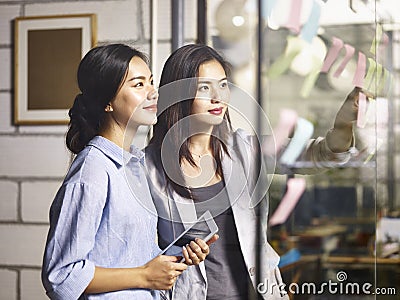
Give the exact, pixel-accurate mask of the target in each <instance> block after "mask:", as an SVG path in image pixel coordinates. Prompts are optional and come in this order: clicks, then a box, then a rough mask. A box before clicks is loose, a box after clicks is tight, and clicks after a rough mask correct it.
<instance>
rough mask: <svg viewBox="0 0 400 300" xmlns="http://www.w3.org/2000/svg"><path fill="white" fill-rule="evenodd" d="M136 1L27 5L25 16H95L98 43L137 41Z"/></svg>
mask: <svg viewBox="0 0 400 300" xmlns="http://www.w3.org/2000/svg"><path fill="white" fill-rule="evenodd" d="M137 2H138V1H84V2H83V1H80V2H79V3H76V2H75V1H72V2H56V3H38V4H28V5H26V7H25V14H26V15H27V16H33V15H57V14H78V13H79V14H81V13H95V14H97V26H98V33H97V37H98V39H99V41H113V40H114V41H115V40H122V41H124V40H137V39H138V37H139V33H138V30H139V28H138V26H137V9H136V8H137Z"/></svg>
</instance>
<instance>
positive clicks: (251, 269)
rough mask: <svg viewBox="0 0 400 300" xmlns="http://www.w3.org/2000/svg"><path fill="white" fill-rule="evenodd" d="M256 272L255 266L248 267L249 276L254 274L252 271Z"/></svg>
mask: <svg viewBox="0 0 400 300" xmlns="http://www.w3.org/2000/svg"><path fill="white" fill-rule="evenodd" d="M255 272H256V268H255V267H251V268H249V274H250V276H254V273H255Z"/></svg>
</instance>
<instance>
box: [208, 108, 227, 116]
mask: <svg viewBox="0 0 400 300" xmlns="http://www.w3.org/2000/svg"><path fill="white" fill-rule="evenodd" d="M223 110H224V108H223V107H217V108H214V109H210V110H208V112H209V113H210V114H212V115H217V116H218V115H220V114H222V112H223Z"/></svg>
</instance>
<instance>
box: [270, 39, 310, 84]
mask: <svg viewBox="0 0 400 300" xmlns="http://www.w3.org/2000/svg"><path fill="white" fill-rule="evenodd" d="M305 43H306V41H304V40H303V39H301V38H299V37H295V36H288V37H287V46H286V49H285V52H284V53H283V54H282V55H281V56H279V57H278V59H277V60H276V61H275V62H274V63H273V64H272V65H271V67H270V68H269V70H268V72H267V76H268V77H269V78H271V79H274V78H277V77H279V76H280V75H282V74H283V73H284V72H285V71H286V70H287V69H288V68H289V66H290V64H291V63H292V61H293V59H294V58H295V57H296V56H297V55H298V54H299V53H300V52H301V50H302V49H303V47H304V44H305Z"/></svg>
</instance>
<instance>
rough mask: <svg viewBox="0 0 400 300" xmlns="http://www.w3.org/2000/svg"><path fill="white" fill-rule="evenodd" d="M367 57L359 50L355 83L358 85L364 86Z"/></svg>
mask: <svg viewBox="0 0 400 300" xmlns="http://www.w3.org/2000/svg"><path fill="white" fill-rule="evenodd" d="M366 67H367V58H366V56H365V54H364V53H362V52H361V51H359V52H358V61H357V70H356V72H355V74H354V78H353V84H354V85H355V86H356V87H363V83H364V76H365V69H366Z"/></svg>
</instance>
